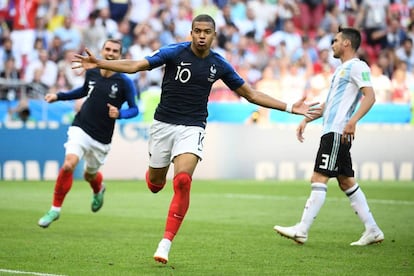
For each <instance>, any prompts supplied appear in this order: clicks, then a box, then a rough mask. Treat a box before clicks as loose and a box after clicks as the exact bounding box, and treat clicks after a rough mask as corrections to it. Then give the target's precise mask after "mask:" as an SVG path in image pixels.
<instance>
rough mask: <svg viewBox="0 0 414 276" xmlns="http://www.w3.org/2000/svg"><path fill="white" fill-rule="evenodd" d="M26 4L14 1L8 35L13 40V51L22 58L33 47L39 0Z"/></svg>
mask: <svg viewBox="0 0 414 276" xmlns="http://www.w3.org/2000/svg"><path fill="white" fill-rule="evenodd" d="M26 2H27V1H26V0H15V1H14V10H15V14H14V17H13V28H12V30H13V31H12V32H11V34H10V37H11V39H12V40H13V50H14V51H15V52H16V53H17V54H18V55H20V56H23V57H24V56H25V55H26V54H27V53H29V52H30V51H31V50H32V48H33V45H34V41H35V38H36V36H35V29H36V18H37V9H38V7H39V4H40V3H41V0H33V1H30V4H27V3H26ZM23 63H25V62H23ZM24 65H25V64H24ZM24 65H23V66H24Z"/></svg>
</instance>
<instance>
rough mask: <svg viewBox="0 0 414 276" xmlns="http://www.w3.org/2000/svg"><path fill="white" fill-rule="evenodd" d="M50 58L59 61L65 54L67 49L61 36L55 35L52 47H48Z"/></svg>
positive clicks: (51, 43)
mask: <svg viewBox="0 0 414 276" xmlns="http://www.w3.org/2000/svg"><path fill="white" fill-rule="evenodd" d="M48 53H49V59H50V60H51V61H54V62H55V63H58V62H59V61H61V60H62V59H63V58H64V56H65V51H64V50H63V42H62V39H60V37H59V36H53V38H52V41H51V42H50V47H49V48H48Z"/></svg>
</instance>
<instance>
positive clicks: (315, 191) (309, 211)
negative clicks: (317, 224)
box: [299, 183, 328, 232]
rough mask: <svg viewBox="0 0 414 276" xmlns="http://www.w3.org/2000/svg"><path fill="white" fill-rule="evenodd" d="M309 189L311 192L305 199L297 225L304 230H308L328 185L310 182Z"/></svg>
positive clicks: (323, 198) (323, 200)
mask: <svg viewBox="0 0 414 276" xmlns="http://www.w3.org/2000/svg"><path fill="white" fill-rule="evenodd" d="M311 189H312V191H311V194H310V196H309V198H308V200H307V201H306V205H305V209H304V210H303V213H302V218H301V220H300V223H299V227H300V228H301V229H302V230H303V231H305V232H308V231H309V229H310V227H311V225H312V223H313V221H314V220H315V218H316V216H317V215H318V213H319V211H320V209H321V207H322V205H323V203H324V202H325V198H326V192H327V190H328V186H327V185H326V184H324V183H312V185H311Z"/></svg>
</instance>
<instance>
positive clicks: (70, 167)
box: [62, 161, 76, 172]
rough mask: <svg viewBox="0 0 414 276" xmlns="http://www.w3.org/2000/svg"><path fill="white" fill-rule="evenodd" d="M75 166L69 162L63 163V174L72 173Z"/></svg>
mask: <svg viewBox="0 0 414 276" xmlns="http://www.w3.org/2000/svg"><path fill="white" fill-rule="evenodd" d="M75 166H76V165H73V164H72V163H71V162H67V161H65V162H63V166H62V170H63V171H65V172H73V171H74V170H75Z"/></svg>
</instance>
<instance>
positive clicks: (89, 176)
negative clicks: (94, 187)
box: [83, 172, 96, 182]
mask: <svg viewBox="0 0 414 276" xmlns="http://www.w3.org/2000/svg"><path fill="white" fill-rule="evenodd" d="M95 176H96V174H90V173H87V172H84V173H83V178H84V179H85V180H86V181H88V182H91V181H93V180H94V179H95Z"/></svg>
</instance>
